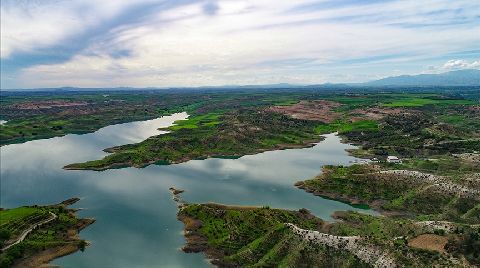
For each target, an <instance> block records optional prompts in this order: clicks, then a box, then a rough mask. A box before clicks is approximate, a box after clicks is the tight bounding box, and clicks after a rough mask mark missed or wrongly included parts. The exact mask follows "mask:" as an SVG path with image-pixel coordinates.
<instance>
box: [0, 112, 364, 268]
mask: <svg viewBox="0 0 480 268" xmlns="http://www.w3.org/2000/svg"><path fill="white" fill-rule="evenodd" d="M187 117H188V115H187V114H186V113H178V114H173V115H171V116H165V117H162V118H158V119H154V120H147V121H141V122H132V123H125V124H118V125H112V126H108V127H105V128H102V129H100V130H98V131H96V132H94V133H90V134H84V135H74V134H71V135H67V136H64V137H56V138H51V139H45V140H36V141H30V142H26V143H23V144H13V145H8V146H3V147H1V153H0V156H1V161H0V163H1V164H0V166H1V187H0V201H1V206H2V207H5V208H11V207H17V206H22V205H33V204H53V203H58V202H61V201H63V200H65V199H68V198H71V197H80V198H81V200H80V201H79V202H78V203H77V204H75V205H74V207H77V208H82V210H81V211H80V212H79V213H78V214H79V216H81V217H93V218H95V219H96V220H97V221H96V223H94V224H93V225H91V226H89V227H87V228H86V229H85V230H83V231H82V232H81V237H82V238H84V239H86V240H88V241H90V242H91V243H92V244H91V246H89V247H87V249H86V250H85V252H77V253H75V254H72V255H68V256H65V257H63V258H60V259H57V260H55V261H53V264H55V265H60V266H61V267H103V268H107V267H209V266H210V265H209V264H208V262H207V261H206V260H205V259H204V257H203V255H202V254H186V253H183V252H182V251H181V250H180V247H181V246H182V245H183V244H184V238H183V236H182V229H183V224H182V223H181V222H179V221H178V220H177V219H176V213H177V207H176V203H175V202H174V201H173V200H172V196H171V193H170V191H169V190H168V189H169V187H175V188H179V189H184V190H186V192H185V193H183V194H182V197H183V199H184V200H185V201H187V202H201V203H204V202H217V203H223V204H234V205H257V206H263V205H268V206H270V207H272V208H286V209H299V208H307V209H309V210H310V211H312V213H313V214H315V215H317V216H319V217H321V218H323V219H326V220H331V218H330V215H331V214H332V213H333V212H334V211H336V210H360V209H358V208H354V207H351V206H349V205H347V204H344V203H341V202H337V201H333V200H327V199H323V198H320V197H316V196H314V195H312V194H309V193H306V192H304V191H303V190H300V189H297V188H295V187H294V186H293V184H294V183H295V182H296V181H298V180H303V179H308V178H311V177H313V176H315V175H317V174H318V173H319V172H320V170H321V167H322V166H323V165H327V164H343V165H348V164H349V163H351V162H352V161H355V160H356V158H354V157H352V156H349V155H348V154H347V152H346V151H345V149H350V148H354V146H351V145H348V144H342V143H341V142H340V138H339V137H337V136H335V135H334V134H329V135H325V140H324V141H322V142H320V143H318V144H317V145H315V146H314V147H311V148H305V149H290V150H281V151H272V152H265V153H260V154H256V155H248V156H244V157H241V158H238V159H206V160H193V161H189V162H186V163H182V164H176V165H163V166H155V165H152V166H148V167H146V168H143V169H137V168H124V169H114V170H107V171H103V172H97V171H73V170H63V169H62V167H63V166H64V165H66V164H71V163H76V162H83V161H87V160H94V159H99V158H101V157H103V156H105V155H107V153H105V152H103V151H102V150H103V149H104V148H107V147H112V146H115V145H121V144H127V143H134V142H139V141H142V140H144V139H146V138H147V137H150V136H152V135H158V134H162V133H165V132H164V131H163V132H162V131H159V130H158V128H161V127H167V126H170V125H172V124H173V122H174V121H175V120H180V119H185V118H187ZM364 211H365V210H364Z"/></svg>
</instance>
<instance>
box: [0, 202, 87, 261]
mask: <svg viewBox="0 0 480 268" xmlns="http://www.w3.org/2000/svg"><path fill="white" fill-rule="evenodd" d="M78 200H79V199H78V198H72V199H69V200H66V201H64V202H62V203H60V204H56V205H48V206H26V207H19V208H13V209H2V210H0V247H1V252H0V267H2V268H3V267H22V268H27V267H39V266H41V265H44V264H46V263H48V262H50V261H51V260H53V259H55V258H59V257H62V256H64V255H68V254H71V253H73V252H76V251H78V250H82V251H83V250H84V249H85V247H86V246H87V245H88V243H87V242H86V241H85V240H82V239H81V238H79V236H78V232H79V231H80V230H82V229H83V228H85V227H87V226H89V225H90V224H92V223H93V222H94V221H95V220H93V219H79V218H77V217H76V216H75V212H76V210H74V209H69V208H67V206H69V205H71V204H73V203H75V202H77V201H78Z"/></svg>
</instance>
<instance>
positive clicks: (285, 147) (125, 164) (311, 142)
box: [63, 133, 332, 171]
mask: <svg viewBox="0 0 480 268" xmlns="http://www.w3.org/2000/svg"><path fill="white" fill-rule="evenodd" d="M329 134H332V133H329ZM324 135H325V134H324ZM319 137H320V138H319V139H318V140H309V141H305V142H304V143H303V144H278V145H277V146H276V148H270V149H256V151H255V152H252V153H247V154H239V153H233V154H229V155H218V154H207V155H205V156H202V157H197V158H194V157H183V158H180V159H178V160H174V161H172V160H169V161H167V160H165V159H160V158H159V159H155V160H152V161H149V162H147V163H143V164H141V165H137V164H133V163H131V162H121V163H113V164H110V165H106V166H102V167H77V166H75V165H78V164H83V163H73V164H69V165H66V166H64V167H63V169H65V170H92V171H105V170H109V169H121V168H128V167H134V168H145V167H147V166H150V165H175V164H181V163H185V162H188V161H191V160H206V159H211V158H214V159H215V158H217V159H232V158H233V159H237V158H240V157H243V156H248V155H256V154H260V153H265V152H272V151H281V150H290V149H306V148H312V147H314V146H315V145H317V144H318V143H320V142H322V141H323V140H324V139H325V138H324V137H323V135H320V136H319ZM109 149H110V148H107V149H105V150H109ZM93 161H101V160H93ZM84 163H88V162H84ZM157 163H160V164H157Z"/></svg>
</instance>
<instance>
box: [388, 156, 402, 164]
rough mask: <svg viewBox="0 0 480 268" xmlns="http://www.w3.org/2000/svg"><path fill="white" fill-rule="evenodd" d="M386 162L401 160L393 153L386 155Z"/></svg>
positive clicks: (398, 161)
mask: <svg viewBox="0 0 480 268" xmlns="http://www.w3.org/2000/svg"><path fill="white" fill-rule="evenodd" d="M387 162H388V163H402V160H400V158H398V157H396V156H394V155H389V156H387Z"/></svg>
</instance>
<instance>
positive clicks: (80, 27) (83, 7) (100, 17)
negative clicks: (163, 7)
mask: <svg viewBox="0 0 480 268" xmlns="http://www.w3.org/2000/svg"><path fill="white" fill-rule="evenodd" d="M151 1H153V0H150V1H146V0H143V1H134V0H125V1H96V0H77V1H64V0H42V1H33V0H32V1H19V0H10V1H9V0H2V5H1V33H2V38H1V50H0V54H1V58H7V57H9V56H11V54H12V53H14V52H34V51H35V50H36V49H39V48H44V47H48V46H50V45H54V44H56V43H58V42H61V41H62V40H64V39H65V38H68V37H72V36H74V35H78V34H81V33H83V32H85V31H87V30H88V29H89V28H90V27H94V26H97V25H99V24H101V23H102V22H105V21H106V20H108V19H110V18H112V17H114V16H116V15H118V14H119V13H120V12H122V11H125V10H126V9H128V8H129V7H131V6H133V5H138V4H140V3H144V2H151Z"/></svg>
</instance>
